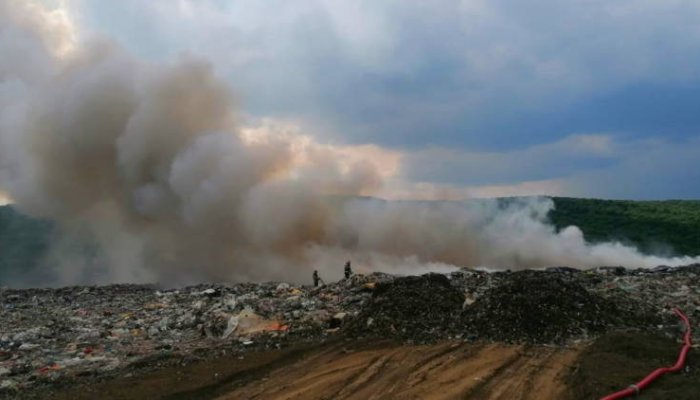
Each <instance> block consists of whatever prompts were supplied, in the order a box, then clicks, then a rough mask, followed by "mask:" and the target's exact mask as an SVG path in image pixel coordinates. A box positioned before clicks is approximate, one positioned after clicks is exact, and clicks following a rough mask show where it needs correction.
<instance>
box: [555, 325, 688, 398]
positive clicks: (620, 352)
mask: <svg viewBox="0 0 700 400" xmlns="http://www.w3.org/2000/svg"><path fill="white" fill-rule="evenodd" d="M680 348H681V345H680V344H678V343H676V340H675V339H670V338H667V337H661V336H655V335H652V334H646V333H631V332H627V333H625V332H614V333H609V334H607V335H605V336H603V337H601V338H599V339H598V340H596V342H595V343H593V345H591V346H590V347H588V348H587V349H586V350H584V352H583V354H582V355H581V357H580V358H579V360H578V364H577V366H576V367H575V368H574V371H573V372H572V374H571V375H570V376H569V377H568V383H569V387H570V390H571V398H572V399H598V398H600V397H602V396H605V395H607V394H610V393H613V392H617V391H618V390H622V389H625V388H626V387H627V386H628V385H630V384H632V383H636V382H639V380H641V379H642V378H644V377H645V376H646V375H647V374H648V373H650V372H651V371H653V370H655V369H656V368H660V367H667V366H670V365H673V364H674V363H675V362H676V359H677V357H678V352H679V350H680ZM686 365H688V369H687V370H684V371H682V372H678V373H671V374H667V375H664V376H663V377H661V378H660V379H659V380H657V381H655V382H654V383H652V384H651V385H649V387H648V389H646V390H645V391H644V392H643V394H642V395H641V396H640V397H639V398H644V399H659V400H661V399H679V400H680V399H687V400H695V399H697V398H698V394H700V372H699V371H700V369H698V367H699V366H700V365H698V360H697V356H696V355H695V354H694V353H693V350H691V353H690V356H689V357H688V359H687V364H686Z"/></svg>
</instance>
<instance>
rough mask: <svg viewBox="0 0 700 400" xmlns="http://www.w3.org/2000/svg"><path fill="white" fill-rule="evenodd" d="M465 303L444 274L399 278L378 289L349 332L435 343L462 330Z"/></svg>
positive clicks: (351, 325) (349, 327) (351, 333)
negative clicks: (462, 313) (461, 323)
mask: <svg viewBox="0 0 700 400" xmlns="http://www.w3.org/2000/svg"><path fill="white" fill-rule="evenodd" d="M462 303H464V296H463V295H462V293H461V292H460V291H459V290H457V289H456V288H454V287H452V285H450V281H449V280H448V279H447V277H446V276H445V275H440V274H426V275H422V276H407V277H401V278H396V279H395V280H394V281H393V282H390V283H382V284H378V285H377V286H376V288H375V290H374V294H373V296H372V299H371V300H370V301H369V303H367V305H366V306H365V308H364V309H363V310H362V311H361V312H360V314H359V315H358V316H357V318H355V319H354V320H353V321H352V323H351V324H350V325H349V326H348V328H347V329H346V332H347V333H348V334H349V335H351V336H354V337H362V336H377V337H382V338H399V339H401V340H406V341H412V342H429V341H435V340H438V339H442V338H446V337H447V336H448V335H450V334H452V333H456V332H457V331H458V330H459V328H460V323H459V313H460V310H461V307H462Z"/></svg>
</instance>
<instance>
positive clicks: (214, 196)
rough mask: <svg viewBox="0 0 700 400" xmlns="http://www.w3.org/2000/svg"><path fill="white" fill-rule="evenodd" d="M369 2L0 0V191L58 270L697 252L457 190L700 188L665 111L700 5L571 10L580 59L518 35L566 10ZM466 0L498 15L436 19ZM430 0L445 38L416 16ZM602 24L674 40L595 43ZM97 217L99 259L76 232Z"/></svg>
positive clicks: (698, 146)
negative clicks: (49, 237)
mask: <svg viewBox="0 0 700 400" xmlns="http://www.w3.org/2000/svg"><path fill="white" fill-rule="evenodd" d="M262 3H265V2H262ZM272 3H274V2H272ZM525 3H527V2H524V3H523V4H525ZM372 4H373V3H366V4H364V6H363V7H359V6H357V8H355V6H349V5H346V4H344V3H341V2H308V3H306V4H305V5H304V6H287V5H283V4H277V6H279V13H278V14H276V15H266V14H264V13H263V9H262V8H260V7H262V6H259V5H252V4H248V5H244V4H242V3H230V4H229V5H228V6H225V7H224V9H218V7H220V6H218V5H216V4H215V3H214V2H197V3H194V2H179V3H176V4H171V3H170V2H166V1H162V2H158V1H156V2H152V3H150V4H149V5H148V6H146V7H145V8H143V9H140V12H139V18H137V19H136V20H135V21H131V19H130V18H131V17H133V15H132V12H133V10H134V9H136V8H138V7H139V6H140V5H141V3H140V2H129V1H126V2H120V3H119V5H116V3H115V4H111V5H110V4H105V3H104V2H94V3H88V2H83V1H66V2H51V1H46V2H27V1H19V0H2V1H0V26H1V28H0V29H1V32H2V35H0V194H1V195H0V199H3V200H2V201H3V202H11V203H12V204H13V206H15V207H17V208H18V209H19V210H21V211H22V212H25V213H27V214H29V215H31V216H34V217H37V218H47V219H50V220H53V221H56V222H57V223H58V224H59V226H60V230H61V236H60V237H58V238H57V239H56V241H55V242H54V243H53V246H52V250H51V257H50V260H51V263H50V268H52V270H53V271H55V272H58V281H57V282H55V284H58V285H64V284H75V283H112V282H161V283H166V284H183V283H193V282H201V281H238V280H244V281H245V280H271V279H274V280H291V281H300V280H305V279H308V276H310V272H311V271H312V270H313V269H319V270H320V271H321V272H322V274H323V273H326V272H328V273H330V272H329V271H330V270H332V269H337V268H338V265H340V264H341V263H342V262H343V261H344V260H346V259H352V260H353V261H354V263H355V265H356V266H357V268H358V269H359V271H362V272H371V271H376V270H381V271H387V272H394V273H415V272H425V271H429V270H441V271H444V270H450V269H453V268H455V267H463V266H470V267H476V266H484V267H489V268H495V269H498V268H512V269H518V268H529V267H547V266H557V265H568V266H574V267H581V268H586V267H596V266H601V265H621V266H626V267H631V268H632V267H654V266H657V265H660V264H666V265H684V264H690V263H694V262H700V258H699V257H682V256H681V257H673V258H665V257H662V256H650V255H644V254H642V253H640V252H639V251H638V250H637V249H635V248H633V247H630V246H628V245H623V244H620V243H601V244H595V245H592V244H587V243H586V242H585V240H584V237H583V235H582V233H581V231H580V230H579V229H578V228H576V227H569V228H566V229H564V230H561V231H556V230H555V228H554V227H553V226H551V225H549V224H548V221H547V218H546V217H547V213H548V211H549V210H550V209H551V207H552V201H551V200H550V199H548V198H546V197H528V198H522V199H516V200H513V201H512V202H510V203H508V204H506V205H504V204H503V203H499V202H497V201H493V200H481V201H471V202H467V203H463V202H457V200H464V199H469V198H474V197H493V196H521V195H570V196H590V197H593V196H603V197H624V198H635V199H645V198H691V197H697V196H698V195H699V194H700V192H698V191H700V181H699V179H700V169H698V168H697V167H696V165H694V164H695V163H696V160H697V156H700V136H698V134H697V132H698V131H697V128H698V126H700V125H699V124H698V122H700V121H696V120H695V118H696V117H694V116H692V117H691V116H689V115H686V114H683V115H679V118H676V119H674V121H676V124H675V125H671V126H670V128H669V127H668V126H665V127H664V128H663V129H662V128H658V129H657V130H655V127H656V125H655V124H654V118H655V114H654V113H655V112H656V113H658V115H664V116H667V113H669V112H672V111H671V110H673V109H674V105H673V104H674V101H677V102H678V103H679V104H684V105H685V104H686V102H685V101H684V100H685V99H686V98H687V97H688V96H692V95H694V93H692V91H689V90H690V89H687V88H693V87H696V86H697V84H698V82H700V80H699V79H698V78H699V77H698V76H697V75H698V73H697V71H699V70H700V69H698V68H691V67H692V66H693V65H695V64H697V63H698V61H700V60H692V59H691V60H688V59H687V58H686V55H687V54H688V53H689V52H692V51H693V49H697V46H698V45H700V37H698V35H696V34H690V35H685V33H686V32H687V30H688V29H689V25H688V24H690V23H691V22H692V21H693V19H692V16H700V15H698V14H700V6H698V5H695V4H694V3H692V2H681V1H678V2H669V3H660V2H658V3H655V2H651V3H649V4H646V3H645V4H640V5H635V6H630V7H632V8H633V9H634V12H632V13H622V12H621V10H617V8H616V7H622V6H616V5H609V6H606V7H608V8H610V10H608V11H609V12H608V13H606V17H605V18H603V19H602V20H599V23H600V25H601V26H602V28H601V27H598V26H593V25H589V22H587V21H588V19H596V18H595V17H596V16H597V15H596V14H595V13H593V14H586V15H584V16H583V17H581V16H577V15H576V14H575V13H573V12H572V13H571V14H568V13H567V14H566V15H565V19H564V21H563V22H562V24H566V22H575V23H574V24H573V31H572V32H569V33H568V34H569V35H573V37H572V38H570V39H571V40H572V41H573V43H576V45H577V46H579V47H580V48H579V50H580V52H578V53H577V55H576V56H575V57H573V58H569V57H568V56H567V55H566V54H565V53H559V52H549V51H548V48H550V47H552V46H554V47H556V46H562V45H563V44H561V43H558V42H557V40H556V39H548V38H543V37H541V36H539V35H537V34H536V33H537V31H536V30H534V31H532V30H529V31H528V32H531V33H532V32H534V33H532V34H531V35H524V36H521V35H519V33H520V30H519V29H518V28H519V27H520V28H522V27H524V26H529V27H532V25H536V24H537V23H538V22H547V23H550V24H554V26H551V27H550V28H551V29H558V28H559V27H558V25H557V24H556V23H554V22H552V21H551V20H550V19H548V16H547V12H546V11H544V10H540V11H541V13H538V14H537V15H535V14H534V11H533V14H528V13H525V14H521V17H522V19H520V20H515V21H513V20H509V19H508V15H507V13H506V12H505V8H504V7H502V5H501V4H500V3H498V2H495V3H492V2H488V3H487V2H465V3H462V4H460V5H456V4H455V5H452V3H449V4H448V3H445V4H443V5H442V7H434V8H432V7H431V9H430V10H429V12H427V14H423V12H424V11H425V10H422V9H420V7H417V6H406V7H405V8H404V7H397V9H396V10H394V9H393V8H392V7H393V6H390V5H384V6H375V5H372ZM265 5H266V6H267V7H269V6H270V4H267V3H266V4H265ZM511 6H512V5H511ZM452 7H456V8H455V9H452ZM518 7H524V5H522V6H518ZM552 7H554V8H556V6H555V5H554V3H552ZM265 9H268V8H265ZM678 9H683V10H684V11H685V12H683V13H682V14H678V13H676V12H675V11H677V10H678ZM616 11H620V12H616ZM451 12H454V15H453V16H452V17H447V18H448V20H449V21H453V18H454V19H456V20H459V21H462V22H464V21H466V22H469V21H472V20H473V21H477V20H481V19H487V20H490V21H491V22H492V23H491V24H488V26H481V25H479V24H478V23H474V24H457V22H458V21H456V20H455V21H454V22H455V26H454V27H452V26H451V25H450V24H447V25H446V26H443V27H440V28H437V27H434V26H433V25H431V24H430V21H434V20H438V19H439V18H444V17H445V15H446V14H449V13H451ZM665 12H668V13H671V14H672V15H674V16H675V15H681V16H679V18H680V19H681V21H679V22H680V23H679V24H673V27H672V29H671V30H670V31H665V30H664V31H660V26H657V25H655V21H654V20H653V19H649V18H650V17H652V16H654V15H658V14H664V13H665ZM220 13H223V15H229V16H232V17H231V18H230V19H228V18H227V19H225V20H224V19H221V20H220V19H218V17H217V15H219V14H220ZM523 15H524V17H523ZM107 16H109V20H110V23H109V24H106V23H105V24H103V23H104V22H105V18H107ZM418 16H423V17H424V18H421V19H420V20H418V21H416V22H418V25H417V28H416V29H417V30H416V31H420V32H422V33H426V34H427V33H428V32H434V33H433V35H434V36H431V35H426V36H425V37H421V40H417V38H416V37H415V36H414V35H415V33H411V32H406V31H404V30H402V29H400V28H399V27H398V26H399V25H398V22H403V21H404V20H409V21H414V20H415V19H416V18H417V17H418ZM477 17H478V18H477ZM686 18H688V19H687V20H686ZM639 20H643V21H646V22H648V23H647V24H645V25H639V24H637V22H638V21H639ZM357 21H362V23H363V27H364V29H359V30H358V29H355V28H354V25H353V24H356V23H357ZM689 21H691V22H689ZM122 24H133V27H132V28H133V29H124V26H123V25H122ZM457 25H459V26H460V27H465V26H466V27H467V28H460V29H457ZM205 26H208V28H205ZM401 26H403V25H401ZM493 26H497V27H500V29H494V28H492V27H493ZM665 26H666V25H664V27H665ZM599 28H600V29H602V30H603V31H605V32H606V33H607V34H610V33H612V34H613V36H614V37H618V38H620V40H633V39H635V38H637V37H643V36H645V35H647V36H648V35H653V36H654V37H657V38H658V41H662V42H663V41H669V42H672V43H673V46H670V47H664V50H663V51H661V50H659V49H657V48H655V47H653V44H649V43H647V42H645V44H644V45H640V46H639V47H632V48H627V47H626V48H625V51H621V49H618V48H617V47H616V46H615V43H611V44H610V45H609V47H605V46H602V47H596V48H595V49H588V50H586V49H587V47H586V43H588V39H586V38H588V37H589V36H587V35H588V34H590V33H591V32H592V31H595V30H596V29H599ZM144 29H152V30H153V32H152V33H153V35H141V34H140V30H144ZM462 29H466V30H465V31H463V30H462ZM562 29H563V28H562ZM129 32H131V33H132V34H133V35H134V36H130V33H129ZM326 33H330V35H326ZM307 36H311V37H314V38H318V41H311V42H305V41H304V40H300V39H303V38H305V37H307ZM481 36H485V37H487V38H489V39H491V40H488V41H484V42H481V41H480V40H479V37H481ZM290 37H291V38H294V41H293V43H290V42H289V41H288V40H289V38H290ZM516 37H517V38H518V40H520V41H523V42H524V43H519V46H520V47H519V49H521V52H515V51H514V49H511V48H509V47H508V42H509V40H510V39H513V38H516ZM137 39H138V40H137ZM461 39H468V40H466V41H465V42H464V44H463V47H461V46H462V45H459V44H455V43H456V42H460V40H461ZM443 41H444V44H442V45H441V46H439V47H440V48H439V50H441V53H440V54H443V55H445V56H444V58H441V57H436V56H435V54H433V53H432V50H431V49H432V48H433V47H434V45H435V44H436V43H443ZM448 42H449V43H450V44H448ZM156 49H157V50H156ZM522 49H524V50H522ZM414 53H415V54H414ZM662 61H663V62H662ZM581 65H583V66H586V67H585V68H582V67H581ZM631 65H634V66H635V68H634V69H633V70H632V73H621V72H620V70H621V69H625V68H624V67H628V66H631ZM660 71H663V72H664V73H663V74H661V75H660V74H659V73H660ZM407 92H408V93H407ZM640 93H641V95H640ZM659 95H663V96H661V97H663V100H659V102H658V103H656V102H654V101H653V100H652V98H653V97H654V96H656V97H658V96H659ZM664 96H665V97H664ZM640 97H641V98H646V99H649V100H647V101H646V102H645V101H637V102H636V103H635V102H634V101H632V102H631V103H630V101H631V100H632V99H637V98H640ZM662 102H663V103H664V104H662ZM599 103H601V104H604V105H605V107H604V109H601V108H597V107H601V106H599V105H596V104H599ZM625 107H632V108H634V109H632V110H630V109H626V108H625ZM602 112H605V113H606V114H610V115H611V116H606V117H604V118H602V117H600V114H601V113H602ZM694 114H696V113H694ZM681 117H682V118H681ZM642 126H643V127H642ZM669 129H670V130H669ZM368 197H371V198H368ZM383 199H386V200H390V201H384V200H383ZM408 200H413V201H408ZM418 200H421V201H418ZM440 200H445V201H440ZM448 200H449V201H448ZM85 238H90V240H91V241H94V243H96V245H97V249H98V250H97V251H96V252H95V253H91V254H90V256H86V254H84V253H82V252H80V251H76V250H75V248H76V243H81V241H84V240H85Z"/></svg>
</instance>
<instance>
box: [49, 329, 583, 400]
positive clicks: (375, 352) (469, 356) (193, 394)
mask: <svg viewBox="0 0 700 400" xmlns="http://www.w3.org/2000/svg"><path fill="white" fill-rule="evenodd" d="M579 350H580V349H576V348H563V347H544V346H525V345H504V344H464V343H453V342H445V343H441V344H436V345H420V346H405V345H395V344H389V343H383V344H381V343H380V344H377V343H374V344H371V345H366V344H365V345H362V344H358V343H347V342H345V343H335V344H328V345H323V346H317V347H315V348H297V349H293V350H284V351H275V352H259V353H251V354H247V355H246V356H245V359H239V357H238V356H233V357H223V358H220V359H216V360H210V361H206V362H198V363H194V364H191V365H187V366H178V367H170V368H166V369H162V370H159V371H156V372H151V373H146V374H138V375H137V376H138V377H133V378H118V379H115V380H111V381H108V382H103V383H96V384H90V385H84V386H83V387H74V388H71V389H69V390H64V391H61V392H54V393H52V394H51V395H47V396H46V397H47V398H52V399H69V398H70V399H93V398H96V397H95V396H99V398H101V399H149V400H153V399H169V400H176V399H221V400H232V399H362V400H370V399H387V398H392V399H465V398H471V399H560V398H562V397H566V396H567V395H568V392H567V388H566V383H565V379H566V377H567V376H568V375H569V374H570V373H571V370H572V368H571V367H572V365H574V364H575V361H576V359H577V357H578V355H579V353H580V351H579ZM135 375H136V374H135Z"/></svg>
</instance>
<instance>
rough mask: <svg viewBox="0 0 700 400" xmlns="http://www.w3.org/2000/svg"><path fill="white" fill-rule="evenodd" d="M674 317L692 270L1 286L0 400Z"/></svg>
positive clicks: (693, 304) (661, 326) (692, 281)
mask: <svg viewBox="0 0 700 400" xmlns="http://www.w3.org/2000/svg"><path fill="white" fill-rule="evenodd" d="M674 306H678V307H680V308H681V309H684V310H688V312H693V313H696V314H697V313H700V265H693V266H686V267H679V268H657V269H655V270H641V269H640V270H625V269H619V268H600V269H594V270H588V271H577V270H572V269H570V268H565V267H560V268H556V269H549V270H547V271H525V272H493V273H488V272H484V271H475V270H467V269H463V270H458V271H455V272H452V273H449V274H446V275H441V274H427V275H423V276H418V277H414V276H408V277H396V276H392V275H387V274H382V273H374V274H370V275H362V274H352V275H351V276H350V277H349V278H348V279H343V280H342V281H340V282H337V283H328V284H326V285H323V286H320V287H312V286H302V285H298V284H292V283H279V282H275V283H240V284H232V285H211V284H208V285H197V286H192V287H185V288H179V289H177V290H166V289H163V288H156V287H154V286H150V285H110V286H103V287H66V288H59V289H22V290H18V289H17V290H16V289H9V288H0V394H2V393H9V396H14V397H17V396H20V397H21V395H17V394H16V392H17V391H22V390H27V389H30V388H37V387H43V386H41V385H52V384H53V382H58V381H60V382H64V383H65V382H67V381H70V379H79V378H81V377H84V376H95V377H99V376H103V375H106V374H114V373H119V371H125V372H122V373H132V372H133V370H132V369H129V368H137V367H138V368H141V367H142V366H143V365H154V366H158V365H161V363H162V361H159V360H162V358H159V357H175V356H180V357H190V358H192V357H195V358H199V357H202V356H205V355H206V354H213V353H210V352H211V351H215V349H226V351H232V350H235V351H240V352H243V351H250V350H251V349H264V348H269V349H273V348H280V347H281V346H285V345H287V344H290V343H298V342H300V341H308V342H318V341H321V340H324V338H326V337H328V336H329V335H345V336H347V337H350V338H356V337H382V338H391V339H396V340H401V341H407V342H414V343H424V342H431V341H438V340H444V339H450V338H452V339H455V340H505V341H526V342H534V343H557V342H561V341H566V340H572V341H575V340H579V339H582V338H586V337H590V336H592V335H596V334H598V332H602V331H604V330H609V329H614V328H617V327H625V328H627V329H648V330H656V331H659V330H661V331H664V332H666V331H668V334H669V336H670V337H676V336H677V332H676V331H673V329H675V326H676V323H675V319H674V316H673V314H672V312H671V311H670V310H671V307H674ZM694 320H695V321H700V319H698V318H695V319H694ZM669 321H670V322H669ZM694 332H700V329H694ZM81 379H84V378H81ZM13 393H14V394H13ZM0 397H1V396H0Z"/></svg>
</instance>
